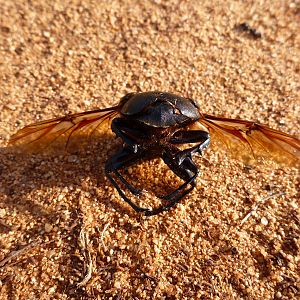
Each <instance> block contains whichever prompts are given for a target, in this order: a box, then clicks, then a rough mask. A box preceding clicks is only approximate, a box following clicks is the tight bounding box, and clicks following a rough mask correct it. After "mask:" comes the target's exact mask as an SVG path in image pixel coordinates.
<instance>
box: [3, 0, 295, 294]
mask: <svg viewBox="0 0 300 300" xmlns="http://www.w3.org/2000/svg"><path fill="white" fill-rule="evenodd" d="M0 7H1V17H0V147H1V148H0V234H1V239H0V261H1V266H0V298H1V299H299V291H300V286H299V274H300V267H299V259H300V256H299V247H300V245H299V233H300V221H299V219H300V217H299V212H300V211H299V170H298V169H295V168H287V167H277V168H272V167H269V166H263V165H258V166H252V167H249V166H244V165H242V164H241V163H239V162H237V161H234V160H232V159H229V158H227V157H226V156H224V155H222V154H221V153H216V152H213V151H210V150H208V151H206V153H205V155H204V158H198V159H197V162H198V165H199V166H200V169H201V176H200V177H199V180H198V186H197V190H195V191H194V192H193V193H191V195H189V196H188V197H186V198H185V199H184V200H183V201H182V202H181V203H180V204H179V205H178V206H177V207H176V208H175V209H173V210H171V211H170V212H167V213H164V214H162V215H159V216H155V217H151V218H146V217H143V216H140V215H138V214H136V213H134V212H133V211H132V210H131V209H130V208H129V207H128V206H127V205H126V204H125V203H124V202H122V200H121V199H120V197H119V196H118V194H117V192H116V191H115V189H113V188H112V186H111V185H110V184H109V182H108V180H107V179H106V178H105V176H104V172H103V166H104V162H105V160H106V158H107V156H108V155H109V154H110V153H112V151H116V149H117V147H118V145H119V141H118V140H115V139H114V138H113V135H112V134H111V133H110V132H107V134H106V135H104V136H103V138H102V139H101V140H99V141H98V142H97V143H96V144H91V145H90V147H88V149H85V150H78V151H75V153H60V154H59V155H52V154H51V155H44V154H43V153H40V154H35V155H27V154H24V153H16V152H13V151H12V150H11V149H8V148H6V143H7V141H8V138H9V136H10V135H11V134H13V133H14V132H16V130H17V129H19V128H21V127H22V126H24V125H25V124H29V123H32V122H36V121H38V120H42V119H47V118H51V117H56V116H60V115H65V114H66V113H68V112H79V111H84V110H89V109H93V108H96V107H107V106H111V105H113V104H115V103H116V102H117V101H118V99H119V98H120V97H121V96H122V95H124V94H125V93H127V92H131V91H150V90H162V91H168V92H174V93H177V94H180V95H183V96H185V97H191V98H193V99H197V101H198V102H199V105H200V106H201V108H202V109H203V111H204V112H207V113H210V114H216V115H224V116H227V117H233V118H234V117H240V118H244V119H249V120H255V121H258V122H261V123H265V124H268V125H269V126H271V127H273V128H276V129H280V130H282V131H285V132H288V133H290V134H294V135H296V136H298V138H300V135H299V131H300V124H299V115H300V98H299V97H300V96H299V89H300V87H299V82H300V80H299V79H300V69H299V66H300V33H299V22H300V13H299V12H300V3H299V1H296V0H291V1H239V2H238V1H233V0H229V1H226V2H220V1H219V2H215V1H178V0H171V1H159V0H153V1H150V0H149V1H133V0H113V1H110V2H105V3H104V2H101V1H85V0H82V1H77V0H71V1H57V0H55V1H48V2H45V1H29V2H26V1H22V0H17V1H4V0H0ZM243 23H247V24H251V28H255V30H257V32H259V33H261V38H258V39H252V38H249V37H248V36H247V34H244V33H242V32H238V31H237V30H236V29H235V28H236V26H237V25H238V24H243ZM124 172H125V175H126V176H130V180H131V182H132V183H133V184H134V185H135V186H137V187H144V188H145V189H146V190H148V191H149V193H148V194H147V197H146V199H145V201H146V202H147V204H149V205H157V204H158V203H159V202H157V199H155V198H154V197H153V194H154V193H160V192H162V191H164V190H165V189H166V187H173V186H176V185H178V184H179V181H178V179H176V178H175V177H174V176H173V175H172V174H170V172H169V171H168V169H167V168H165V167H164V166H163V164H162V162H161V161H160V160H153V161H150V162H143V163H141V164H138V165H136V166H133V167H132V168H129V169H128V170H125V171H124ZM270 193H275V195H276V194H278V193H282V194H281V195H280V196H276V197H272V198H270V199H268V200H267V201H265V202H264V203H261V202H259V201H260V199H263V198H264V197H268V195H269V194H270ZM258 203H259V209H256V210H255V211H253V212H252V213H251V217H249V218H248V219H247V221H246V222H245V221H244V222H243V224H242V225H241V221H242V220H243V218H244V217H245V216H246V215H247V213H249V212H250V211H251V209H253V207H255V205H257V204H258ZM82 230H83V231H82ZM80 232H82V233H83V232H84V234H83V235H82V234H81V235H80ZM80 236H81V237H82V242H81V243H79V242H78V241H79V240H80ZM36 241H39V243H38V245H36V244H35V242H36Z"/></svg>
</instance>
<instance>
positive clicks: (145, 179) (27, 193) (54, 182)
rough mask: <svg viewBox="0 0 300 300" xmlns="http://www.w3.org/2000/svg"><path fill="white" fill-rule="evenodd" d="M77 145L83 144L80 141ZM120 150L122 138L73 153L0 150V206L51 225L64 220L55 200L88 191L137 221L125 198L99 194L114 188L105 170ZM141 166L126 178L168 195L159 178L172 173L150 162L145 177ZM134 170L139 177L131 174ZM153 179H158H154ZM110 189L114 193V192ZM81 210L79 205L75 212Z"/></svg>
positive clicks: (104, 138)
mask: <svg viewBox="0 0 300 300" xmlns="http://www.w3.org/2000/svg"><path fill="white" fill-rule="evenodd" d="M82 142H84V141H82ZM76 143H78V144H80V143H81V140H80V138H79V140H77V141H76ZM120 148H121V141H120V139H115V138H114V137H113V136H112V134H106V135H103V136H101V138H99V139H97V141H92V142H91V143H89V144H88V145H84V146H83V147H81V148H71V149H68V151H58V152H57V151H47V152H46V153H24V152H23V151H18V149H17V148H16V147H8V148H0V178H1V187H0V199H1V203H2V204H3V205H4V206H6V207H8V208H12V209H14V210H16V211H17V212H18V213H20V214H21V215H22V214H24V213H28V214H30V215H31V216H33V217H36V218H39V219H41V221H42V222H44V221H45V220H48V221H49V222H51V220H57V219H58V218H59V217H63V216H62V213H61V212H59V210H58V209H57V206H59V207H60V206H62V205H64V204H63V203H62V202H60V201H55V199H57V198H59V195H60V193H64V189H65V188H66V189H67V191H68V192H67V193H75V194H76V193H78V191H75V190H76V189H77V190H78V189H79V190H81V191H83V192H84V191H85V190H86V189H88V192H89V194H90V198H91V201H96V202H98V203H99V204H100V203H104V204H105V205H106V206H109V207H112V208H113V209H115V210H116V211H119V212H120V213H122V214H124V213H127V214H130V215H131V214H132V215H135V216H137V214H136V213H135V212H134V211H132V210H131V209H130V207H129V206H127V204H125V203H124V202H123V201H122V200H121V199H120V201H118V198H114V199H111V195H112V193H113V192H112V193H107V192H101V194H100V193H99V188H103V187H104V186H111V185H110V183H109V181H108V179H107V178H106V176H105V172H104V166H105V162H106V160H107V158H108V157H109V156H111V154H113V153H115V152H117V151H118V150H119V149H120ZM140 162H141V161H138V162H137V163H136V164H135V165H134V166H132V167H130V169H128V168H125V169H124V170H122V174H123V175H124V177H125V178H126V177H128V178H130V180H131V182H133V185H135V184H136V185H138V187H139V186H143V188H145V190H146V191H149V192H150V193H146V194H149V195H152V194H163V193H164V192H165V191H166V187H165V185H164V184H163V183H162V182H161V181H163V180H159V182H160V185H159V184H158V180H157V177H159V176H160V175H161V176H162V177H163V176H164V173H163V172H167V170H168V168H166V167H165V168H162V174H158V173H159V171H158V170H157V167H156V166H153V160H151V161H150V162H147V160H146V162H145V163H146V164H147V163H148V164H149V168H147V170H151V172H153V173H151V174H149V173H148V172H143V168H141V166H140ZM156 162H157V161H156ZM134 171H137V173H136V174H135V173H132V172H134ZM153 174H158V175H157V176H152V175H153ZM172 179H175V175H174V178H173V177H170V178H169V180H170V181H169V182H168V187H167V191H171V190H172V189H174V188H175V187H176V185H178V182H176V180H174V182H172ZM86 181H88V183H87V185H88V187H86V183H85V182H86ZM177 181H178V179H177ZM45 188H46V189H47V188H51V189H53V190H52V191H51V192H50V193H49V192H46V194H45V192H43V194H42V193H39V190H40V189H43V191H45ZM111 189H112V191H113V187H111ZM76 198H79V197H77V196H74V197H73V199H76ZM152 198H155V197H152ZM51 202H52V203H51ZM158 203H159V202H158ZM156 204H157V203H156ZM156 204H155V205H156ZM150 205H151V204H150ZM78 206H79V205H77V204H76V203H74V207H78ZM153 206H154V205H153ZM49 207H50V208H49ZM75 210H76V209H75ZM60 215H61V216H60ZM3 230H6V229H3ZM0 231H1V230H0Z"/></svg>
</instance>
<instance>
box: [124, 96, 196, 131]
mask: <svg viewBox="0 0 300 300" xmlns="http://www.w3.org/2000/svg"><path fill="white" fill-rule="evenodd" d="M121 114H122V115H123V116H124V117H127V118H129V119H133V120H136V121H140V122H142V123H144V124H146V125H149V126H152V127H162V128H167V127H170V126H176V125H180V124H182V123H186V122H189V121H194V120H198V119H199V118H200V113H199V111H198V108H197V106H196V104H195V103H194V102H193V101H192V100H190V99H186V98H183V97H179V96H176V95H173V94H169V93H161V92H146V93H139V94H133V95H132V96H130V97H129V99H128V100H127V101H126V102H125V103H124V104H123V106H122V108H121Z"/></svg>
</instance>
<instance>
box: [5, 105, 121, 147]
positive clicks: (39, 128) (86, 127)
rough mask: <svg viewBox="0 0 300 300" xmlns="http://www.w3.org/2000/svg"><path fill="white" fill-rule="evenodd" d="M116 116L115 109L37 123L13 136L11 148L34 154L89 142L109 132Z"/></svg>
mask: <svg viewBox="0 0 300 300" xmlns="http://www.w3.org/2000/svg"><path fill="white" fill-rule="evenodd" d="M117 115H118V107H117V106H116V107H110V108H106V109H97V110H93V111H87V112H82V113H76V114H70V115H66V116H64V117H60V118H54V119H51V120H46V121H42V122H38V123H34V124H31V125H28V126H25V127H24V128H22V129H21V130H19V131H18V132H17V133H16V134H14V135H13V136H12V137H11V138H10V140H9V145H14V146H20V147H21V148H22V149H25V150H27V151H33V152H36V151H42V150H45V149H48V150H49V149H51V150H53V149H56V148H59V149H61V148H64V149H66V148H69V147H70V146H71V144H72V145H73V143H75V144H77V145H78V141H84V140H85V141H87V140H88V138H89V137H91V136H93V135H94V134H95V133H97V132H99V131H101V129H102V130H103V129H106V130H107V127H108V126H109V124H110V122H111V120H112V119H113V118H114V117H116V116H117ZM80 143H81V142H80ZM49 146H51V147H49Z"/></svg>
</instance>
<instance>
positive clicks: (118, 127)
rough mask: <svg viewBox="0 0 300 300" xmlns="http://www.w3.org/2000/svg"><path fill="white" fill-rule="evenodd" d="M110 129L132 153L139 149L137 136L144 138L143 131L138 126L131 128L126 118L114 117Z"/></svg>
mask: <svg viewBox="0 0 300 300" xmlns="http://www.w3.org/2000/svg"><path fill="white" fill-rule="evenodd" d="M111 129H112V131H113V132H114V133H115V134H116V135H117V136H118V137H120V138H121V139H122V140H123V141H124V142H125V144H126V146H128V147H129V148H130V149H132V151H133V152H134V153H137V152H138V150H139V143H138V141H137V137H138V138H145V137H146V136H145V132H144V131H141V130H140V129H138V128H132V124H130V123H128V120H124V119H122V118H115V119H113V120H112V122H111Z"/></svg>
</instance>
